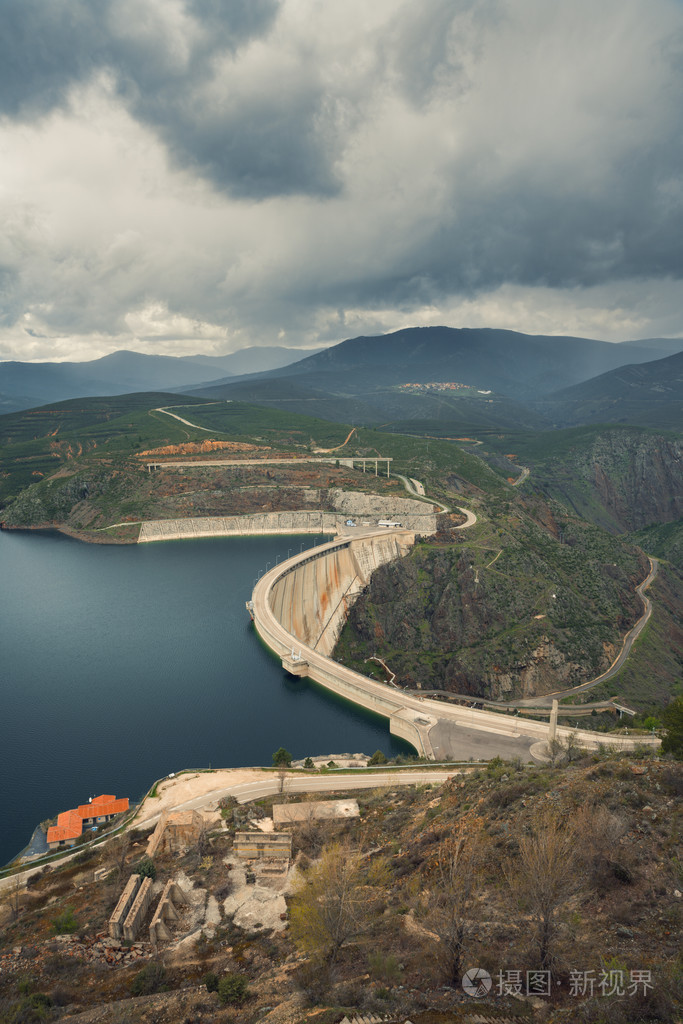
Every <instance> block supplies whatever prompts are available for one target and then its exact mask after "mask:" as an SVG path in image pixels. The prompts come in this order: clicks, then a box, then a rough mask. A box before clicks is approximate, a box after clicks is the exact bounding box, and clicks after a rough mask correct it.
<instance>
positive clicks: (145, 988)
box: [130, 961, 166, 996]
mask: <svg viewBox="0 0 683 1024" xmlns="http://www.w3.org/2000/svg"><path fill="white" fill-rule="evenodd" d="M130 990H131V992H132V993H133V995H134V996H148V995H151V994H152V993H153V992H165V991H166V968H165V967H164V965H163V964H160V963H157V962H156V961H152V963H150V964H147V965H146V966H145V967H143V968H142V970H141V971H138V973H137V974H136V975H135V977H134V978H133V980H132V982H131V983H130Z"/></svg>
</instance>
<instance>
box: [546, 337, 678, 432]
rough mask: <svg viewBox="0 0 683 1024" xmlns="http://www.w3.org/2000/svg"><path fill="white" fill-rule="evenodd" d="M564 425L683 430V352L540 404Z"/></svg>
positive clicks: (602, 376) (624, 369)
mask: <svg viewBox="0 0 683 1024" xmlns="http://www.w3.org/2000/svg"><path fill="white" fill-rule="evenodd" d="M537 408H538V409H539V411H542V412H545V414H546V415H547V416H548V418H549V419H552V420H553V421H554V422H555V423H557V424H558V425H561V426H577V425H579V424H586V423H629V424H636V425H638V426H642V427H659V428H664V429H675V430H681V429H683V352H678V353H676V355H672V356H667V357H666V358H664V359H654V360H652V362H649V363H636V364H630V365H628V366H620V367H619V368H618V369H616V370H610V371H609V372H608V373H601V374H600V375H599V376H598V377H593V378H591V380H587V381H584V382H583V383H581V384H575V385H574V386H573V387H570V388H565V389H564V390H562V391H558V392H556V393H555V394H553V395H551V396H550V397H549V399H548V401H547V402H540V403H538V405H537Z"/></svg>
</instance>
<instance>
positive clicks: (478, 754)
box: [429, 718, 537, 761]
mask: <svg viewBox="0 0 683 1024" xmlns="http://www.w3.org/2000/svg"><path fill="white" fill-rule="evenodd" d="M429 738H430V740H431V741H432V748H433V750H434V757H435V759H436V760H437V761H441V760H443V759H445V758H450V759H451V760H458V761H467V760H469V758H473V759H474V760H479V759H483V760H488V759H489V758H490V757H496V756H497V757H503V758H506V759H507V760H514V759H515V758H517V757H519V758H521V760H522V761H529V760H531V757H532V756H533V755H532V754H530V752H529V751H530V749H531V747H532V746H533V745H534V743H536V742H537V740H536V739H532V738H531V737H530V736H500V735H495V736H492V735H491V734H490V733H486V732H482V730H481V729H468V728H467V726H466V725H459V724H458V723H457V722H447V721H445V719H443V718H442V719H440V720H439V721H438V722H437V723H436V725H435V726H434V727H433V728H432V730H431V731H430V733H429Z"/></svg>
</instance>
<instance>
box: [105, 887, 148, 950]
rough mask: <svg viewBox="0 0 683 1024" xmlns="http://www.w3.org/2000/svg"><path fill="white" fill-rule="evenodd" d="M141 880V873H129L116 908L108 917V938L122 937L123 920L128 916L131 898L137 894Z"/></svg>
mask: <svg viewBox="0 0 683 1024" xmlns="http://www.w3.org/2000/svg"><path fill="white" fill-rule="evenodd" d="M141 881H142V876H141V875H131V876H130V878H129V879H128V881H127V883H126V887H125V889H124V890H123V892H122V893H121V896H120V898H119V902H118V903H117V904H116V909H115V910H114V913H113V914H112V915H111V917H110V918H109V936H110V938H112V939H122V938H123V922H124V921H125V920H126V918H127V917H128V914H129V912H130V908H131V907H132V906H133V900H134V899H135V897H136V896H137V892H138V889H139V888H140V882H141Z"/></svg>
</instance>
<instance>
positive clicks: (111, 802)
mask: <svg viewBox="0 0 683 1024" xmlns="http://www.w3.org/2000/svg"><path fill="white" fill-rule="evenodd" d="M128 806H129V804H128V797H119V799H118V800H117V799H116V797H115V796H113V795H110V794H108V793H103V794H102V795H101V796H96V797H93V798H92V799H91V800H90V801H88V803H87V804H81V805H80V806H79V807H76V808H74V809H72V810H70V811H62V813H61V814H59V815H58V816H57V824H56V825H52V826H51V827H50V828H49V829H48V830H47V845H48V846H49V848H50V849H51V850H58V849H59V848H60V847H62V846H73V845H74V844H75V842H76V840H77V839H78V838H79V836H80V835H82V833H83V828H84V827H85V826H89V827H92V826H93V825H104V824H106V822H108V821H111V820H112V818H114V817H116V815H117V814H123V812H124V811H127V810H128Z"/></svg>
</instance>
